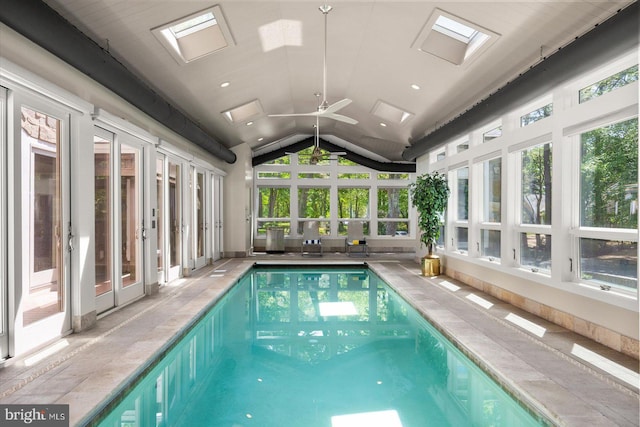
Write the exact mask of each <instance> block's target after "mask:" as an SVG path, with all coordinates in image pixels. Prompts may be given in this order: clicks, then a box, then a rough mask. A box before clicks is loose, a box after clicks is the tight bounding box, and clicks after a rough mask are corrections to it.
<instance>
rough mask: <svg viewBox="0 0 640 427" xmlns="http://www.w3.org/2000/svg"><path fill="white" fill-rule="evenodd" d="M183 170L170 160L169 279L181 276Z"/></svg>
mask: <svg viewBox="0 0 640 427" xmlns="http://www.w3.org/2000/svg"><path fill="white" fill-rule="evenodd" d="M181 174H182V170H181V168H180V165H179V164H176V163H173V162H169V183H168V184H169V197H168V198H169V200H168V202H169V208H168V209H169V211H168V217H169V273H168V277H167V281H171V280H173V279H176V278H178V277H180V270H181V261H182V237H181V234H182V196H181V194H182V192H181V188H182V180H181V179H180V178H181V176H182V175H181Z"/></svg>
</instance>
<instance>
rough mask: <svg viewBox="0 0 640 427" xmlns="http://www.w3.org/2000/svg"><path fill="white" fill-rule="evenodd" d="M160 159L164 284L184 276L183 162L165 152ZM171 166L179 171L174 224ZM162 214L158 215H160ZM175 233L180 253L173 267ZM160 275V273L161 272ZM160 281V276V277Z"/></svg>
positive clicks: (160, 230)
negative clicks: (172, 249) (172, 241)
mask: <svg viewBox="0 0 640 427" xmlns="http://www.w3.org/2000/svg"><path fill="white" fill-rule="evenodd" d="M157 155H158V158H162V168H163V182H162V189H161V191H162V192H163V195H162V206H158V210H160V209H162V219H163V220H162V223H160V222H159V223H158V233H159V234H160V233H162V235H163V239H162V242H163V244H162V247H158V250H161V251H162V255H163V256H162V260H163V268H162V278H163V282H164V283H168V282H171V281H172V280H175V279H178V278H180V277H181V276H182V252H183V250H184V247H183V241H182V228H183V219H182V210H183V209H182V207H183V197H182V195H183V193H184V191H183V182H184V180H183V173H182V169H183V168H184V165H183V162H182V161H180V160H179V159H177V158H174V157H173V156H171V155H169V154H166V153H164V152H158V154H157ZM170 165H176V166H177V168H178V170H177V175H176V178H177V182H176V185H175V201H174V204H173V207H174V209H175V210H176V218H177V220H176V223H175V224H172V223H171V221H170V219H171V207H172V204H171V197H170V195H171V190H170V188H171V187H170V179H169V178H170ZM159 214H160V213H158V215H159ZM174 233H175V242H176V244H177V245H178V249H179V252H178V254H177V264H176V265H174V266H172V265H171V235H172V234H174ZM159 273H160V272H159ZM159 279H160V276H159Z"/></svg>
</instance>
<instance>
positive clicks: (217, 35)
mask: <svg viewBox="0 0 640 427" xmlns="http://www.w3.org/2000/svg"><path fill="white" fill-rule="evenodd" d="M151 32H152V33H153V35H154V36H155V37H156V38H157V39H158V41H159V42H160V43H162V45H163V46H164V47H165V48H166V49H167V51H168V52H169V53H170V54H171V56H172V57H173V58H174V59H175V60H176V61H177V62H178V64H180V65H184V64H187V63H189V62H191V61H195V60H196V59H200V58H203V57H205V56H207V55H209V54H211V53H214V52H217V51H219V50H221V49H224V48H226V47H228V46H232V45H233V44H234V43H233V38H232V37H231V33H230V31H229V28H228V27H227V25H226V23H225V21H224V17H223V15H222V10H221V9H220V7H219V6H214V7H212V8H209V9H206V10H203V11H200V12H197V13H194V14H192V15H188V16H185V17H183V18H180V19H177V20H175V21H172V22H169V23H167V24H164V25H162V26H160V27H157V28H154V29H152V30H151Z"/></svg>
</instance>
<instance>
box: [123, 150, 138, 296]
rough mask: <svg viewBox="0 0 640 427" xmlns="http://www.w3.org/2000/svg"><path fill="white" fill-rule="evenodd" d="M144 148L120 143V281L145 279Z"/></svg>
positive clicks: (132, 281) (134, 281) (130, 284)
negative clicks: (143, 277)
mask: <svg viewBox="0 0 640 427" xmlns="http://www.w3.org/2000/svg"><path fill="white" fill-rule="evenodd" d="M141 165H142V154H141V149H140V148H136V147H131V146H129V145H125V144H122V145H121V146H120V202H121V203H120V236H121V245H122V246H121V251H120V261H121V264H120V284H121V286H122V287H123V288H126V287H128V286H132V285H135V284H139V283H141V282H142V237H143V236H142V186H141V182H142V180H141V176H142V174H141V170H142V168H141Z"/></svg>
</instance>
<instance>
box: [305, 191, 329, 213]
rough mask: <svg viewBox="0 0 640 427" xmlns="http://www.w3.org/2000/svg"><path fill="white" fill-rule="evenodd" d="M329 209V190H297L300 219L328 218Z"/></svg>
mask: <svg viewBox="0 0 640 427" xmlns="http://www.w3.org/2000/svg"><path fill="white" fill-rule="evenodd" d="M329 208H330V197H329V188H304V187H301V188H298V215H299V216H300V218H329V217H330V210H329Z"/></svg>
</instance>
